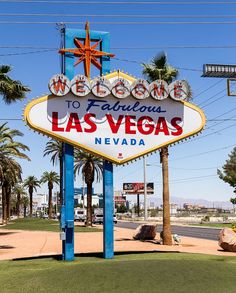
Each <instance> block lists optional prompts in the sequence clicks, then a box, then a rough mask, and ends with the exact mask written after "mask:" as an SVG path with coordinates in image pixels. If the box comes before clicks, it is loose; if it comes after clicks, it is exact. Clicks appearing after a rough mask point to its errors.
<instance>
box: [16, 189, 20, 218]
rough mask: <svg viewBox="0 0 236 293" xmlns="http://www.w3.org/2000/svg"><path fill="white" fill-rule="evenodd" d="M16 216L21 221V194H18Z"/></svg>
mask: <svg viewBox="0 0 236 293" xmlns="http://www.w3.org/2000/svg"><path fill="white" fill-rule="evenodd" d="M16 215H17V218H18V219H19V217H20V192H18V193H17V200H16Z"/></svg>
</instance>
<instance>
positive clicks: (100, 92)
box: [96, 81, 106, 94]
mask: <svg viewBox="0 0 236 293" xmlns="http://www.w3.org/2000/svg"><path fill="white" fill-rule="evenodd" d="M100 84H101V83H100V81H98V82H97V85H96V87H97V94H105V93H106V92H105V91H104V90H101V88H100Z"/></svg>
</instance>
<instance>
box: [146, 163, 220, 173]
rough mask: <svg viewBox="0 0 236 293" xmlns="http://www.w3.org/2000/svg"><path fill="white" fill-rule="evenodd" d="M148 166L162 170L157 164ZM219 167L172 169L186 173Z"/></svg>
mask: <svg viewBox="0 0 236 293" xmlns="http://www.w3.org/2000/svg"><path fill="white" fill-rule="evenodd" d="M147 166H151V167H152V166H156V167H158V168H162V167H161V166H160V164H158V165H156V164H147ZM217 168H218V167H207V168H175V167H171V169H174V170H185V171H200V170H212V169H214V170H216V169H217Z"/></svg>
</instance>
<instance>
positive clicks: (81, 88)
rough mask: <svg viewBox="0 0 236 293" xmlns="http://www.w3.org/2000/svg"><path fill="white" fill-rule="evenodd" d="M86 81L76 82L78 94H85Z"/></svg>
mask: <svg viewBox="0 0 236 293" xmlns="http://www.w3.org/2000/svg"><path fill="white" fill-rule="evenodd" d="M84 83H85V81H84V80H76V92H77V93H84V92H85V90H84Z"/></svg>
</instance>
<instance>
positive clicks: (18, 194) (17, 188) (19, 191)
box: [13, 183, 27, 219]
mask: <svg viewBox="0 0 236 293" xmlns="http://www.w3.org/2000/svg"><path fill="white" fill-rule="evenodd" d="M13 191H14V193H15V194H16V215H17V218H18V219H19V217H20V206H21V198H22V196H24V195H26V194H27V193H26V191H25V189H24V186H23V185H22V184H19V183H18V184H16V185H15V186H14V189H13Z"/></svg>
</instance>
